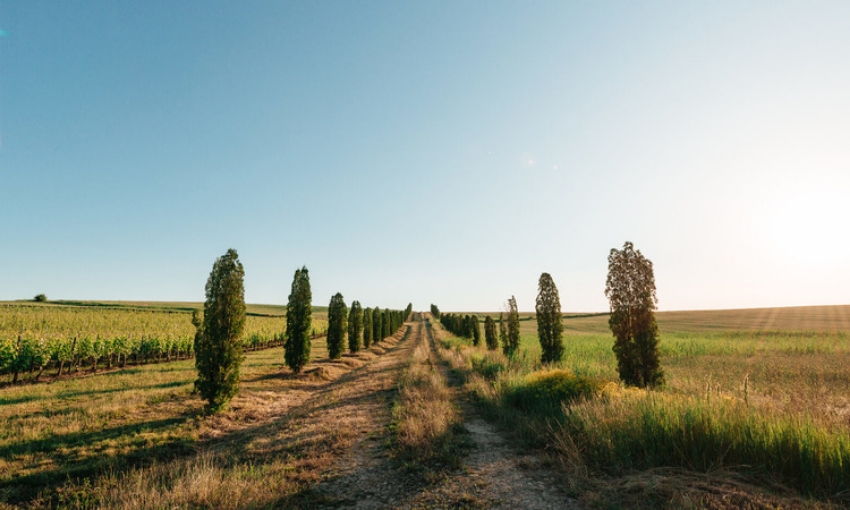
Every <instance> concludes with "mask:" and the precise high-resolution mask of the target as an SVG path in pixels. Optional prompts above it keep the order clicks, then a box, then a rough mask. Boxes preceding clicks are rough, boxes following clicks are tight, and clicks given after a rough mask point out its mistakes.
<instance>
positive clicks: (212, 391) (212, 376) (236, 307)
mask: <svg viewBox="0 0 850 510" xmlns="http://www.w3.org/2000/svg"><path fill="white" fill-rule="evenodd" d="M244 278H245V271H244V270H243V268H242V264H241V263H240V262H239V256H238V255H237V254H236V250H234V249H232V248H231V249H229V250H227V253H225V254H224V255H223V256H221V257H219V258H217V259H216V261H215V264H213V269H212V272H211V273H210V277H209V279H208V280H207V286H206V301H205V302H204V320H203V323H202V325H201V324H199V325H198V326H200V327H198V326H196V328H197V332H196V343H197V345H196V348H195V367H197V369H198V380H197V381H195V388H196V389H197V390H198V392H200V394H201V396H202V397H203V398H204V399H206V401H207V406H206V408H207V411H209V412H216V411H219V410H221V409H223V408H224V407H225V406H226V405H227V403H228V402H229V401H230V399H232V398H233V396H234V395H236V392H237V391H238V390H239V365H240V363H241V362H242V357H243V356H242V340H241V338H240V337H241V335H242V331H243V330H244V329H245V287H244V285H243V280H244ZM198 322H200V321H198Z"/></svg>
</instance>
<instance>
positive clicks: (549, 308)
mask: <svg viewBox="0 0 850 510" xmlns="http://www.w3.org/2000/svg"><path fill="white" fill-rule="evenodd" d="M537 289H538V292H537V304H536V307H535V311H536V312H537V337H538V338H539V339H540V347H541V349H542V351H543V356H542V361H543V363H557V362H559V361H561V359H562V358H563V357H564V342H563V340H562V339H561V335H562V334H563V331H564V325H563V324H562V323H561V299H560V297H559V296H558V287H556V286H555V281H554V280H552V276H551V275H550V274H549V273H543V274H541V275H540V280H539V282H538V286H537Z"/></svg>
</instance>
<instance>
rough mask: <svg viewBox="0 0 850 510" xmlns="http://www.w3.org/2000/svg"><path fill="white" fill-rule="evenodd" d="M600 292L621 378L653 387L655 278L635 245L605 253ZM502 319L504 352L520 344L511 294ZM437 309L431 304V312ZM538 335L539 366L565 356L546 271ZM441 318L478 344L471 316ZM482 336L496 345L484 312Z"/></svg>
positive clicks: (554, 291)
mask: <svg viewBox="0 0 850 510" xmlns="http://www.w3.org/2000/svg"><path fill="white" fill-rule="evenodd" d="M605 296H606V297H607V298H608V300H609V303H610V311H611V315H610V317H609V319H608V325H609V327H610V328H611V332H612V333H613V335H614V338H615V341H614V349H613V350H614V354H615V356H616V358H617V370H618V372H619V375H620V379H621V380H622V381H623V382H624V383H626V384H627V385H631V386H639V387H656V386H659V385H661V384H663V382H664V371H663V370H662V369H661V364H660V354H659V351H658V325H657V323H656V321H655V310H656V307H657V304H658V299H657V297H656V293H655V276H654V272H653V267H652V262H651V261H650V260H649V259H647V258H646V257H644V256H643V255H642V254H641V252H640V250H635V249H634V245H633V244H632V243H630V242H626V243H625V244H624V245H623V249H622V250H617V249H612V250H611V252H610V254H609V255H608V278H607V280H606V284H605ZM507 308H508V310H507V320H505V317H504V313H503V314H500V315H499V320H498V325H499V340H500V341H501V344H502V350H503V352H504V353H505V355H506V356H509V357H510V356H513V355H514V354H515V353H516V352H517V350H518V348H519V314H518V312H517V305H516V299H515V298H514V297H513V296H511V299H510V300H508V306H507ZM435 311H436V312H437V314H438V313H439V309H438V308H437V307H436V306H435V305H431V313H432V314H434V315H435V317H437V316H438V315H437V314H435V313H434V312H435ZM535 312H536V316H537V337H538V339H539V341H540V347H541V351H542V355H541V361H542V362H543V363H544V364H552V363H559V362H561V361H562V359H563V357H564V341H563V323H562V314H561V301H560V296H559V294H558V288H557V286H556V285H555V282H554V280H553V279H552V276H551V275H550V274H549V273H543V274H541V275H540V279H539V280H538V292H537V301H536V303H535ZM440 322H441V323H442V324H443V326H444V327H445V328H446V329H447V330H448V331H450V332H451V333H453V334H454V335H457V336H461V337H465V338H470V339H472V342H473V344H474V345H476V346H477V345H478V344H479V339H480V331H479V328H478V318H477V317H476V316H475V315H457V314H451V313H449V314H442V316H441V317H440ZM484 337H485V342H486V344H487V348H488V349H493V350H494V349H496V348H497V347H498V342H497V340H496V322H495V321H494V320H493V319H492V318H491V317H490V316H489V315H488V316H486V317H485V319H484Z"/></svg>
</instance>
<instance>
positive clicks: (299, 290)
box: [284, 267, 313, 374]
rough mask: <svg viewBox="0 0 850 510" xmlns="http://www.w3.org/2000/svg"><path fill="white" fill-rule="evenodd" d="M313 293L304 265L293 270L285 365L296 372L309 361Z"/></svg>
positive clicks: (287, 308)
mask: <svg viewBox="0 0 850 510" xmlns="http://www.w3.org/2000/svg"><path fill="white" fill-rule="evenodd" d="M312 301H313V293H312V291H311V290H310V275H309V273H308V272H307V268H306V267H302V268H301V269H296V270H295V276H294V277H293V278H292V290H291V292H290V293H289V302H288V304H287V306H286V340H285V342H284V349H285V350H286V353H285V354H284V358H285V359H286V365H287V366H288V367H289V368H291V369H292V371H293V372H295V373H296V374H297V373H299V372H301V369H302V368H304V365H306V364H307V362H309V361H310V328H311V327H312V322H313V305H312Z"/></svg>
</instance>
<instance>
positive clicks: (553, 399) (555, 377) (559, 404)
mask: <svg viewBox="0 0 850 510" xmlns="http://www.w3.org/2000/svg"><path fill="white" fill-rule="evenodd" d="M600 389H601V384H600V383H599V382H597V381H594V380H591V379H588V378H586V377H578V376H576V375H575V374H573V373H572V372H570V371H568V370H549V371H543V372H534V373H532V374H530V375H528V376H526V377H525V378H524V379H522V380H520V381H519V383H518V384H516V383H515V384H512V385H509V386H508V388H507V389H506V391H505V399H506V400H507V402H508V403H509V404H510V405H512V406H513V407H515V408H516V409H519V410H521V411H523V412H525V413H533V414H537V415H540V416H547V417H550V416H551V417H561V416H563V412H564V411H563V408H564V405H567V406H569V405H570V404H571V403H572V402H574V401H576V400H578V399H582V398H589V397H592V396H593V395H594V394H595V393H596V392H598V391H599V390H600Z"/></svg>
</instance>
